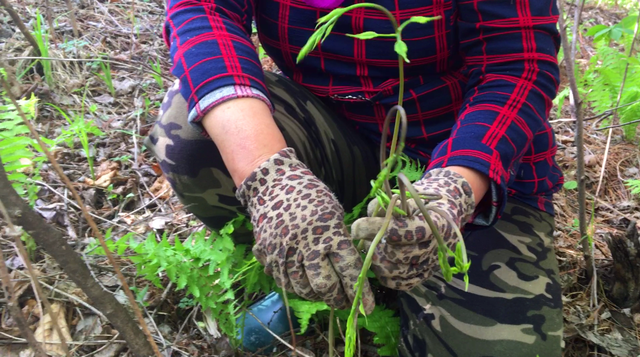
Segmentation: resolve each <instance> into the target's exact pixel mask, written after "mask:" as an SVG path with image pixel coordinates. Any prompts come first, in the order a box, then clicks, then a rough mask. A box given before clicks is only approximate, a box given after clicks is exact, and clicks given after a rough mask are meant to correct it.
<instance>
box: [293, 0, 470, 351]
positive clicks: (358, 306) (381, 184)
mask: <svg viewBox="0 0 640 357" xmlns="http://www.w3.org/2000/svg"><path fill="white" fill-rule="evenodd" d="M363 7H366V8H372V9H377V10H379V11H381V12H382V13H384V14H385V15H386V16H387V17H388V18H389V20H390V21H391V24H392V26H393V30H394V32H393V33H388V34H380V33H377V32H374V31H366V32H363V33H360V34H348V35H347V36H349V37H354V38H356V39H359V40H369V39H374V38H377V37H391V38H395V43H394V51H395V52H396V54H397V55H398V71H399V91H398V92H399V93H398V104H397V106H396V107H394V109H392V110H395V111H396V117H395V118H396V120H395V126H394V131H393V137H392V142H391V148H390V153H391V154H390V156H389V158H386V159H385V158H384V157H383V152H384V150H385V149H386V140H385V139H386V136H385V135H386V128H387V126H386V125H387V123H386V122H385V129H383V130H382V132H383V144H382V145H381V149H380V150H381V161H382V162H383V164H384V165H383V168H382V169H381V171H380V173H379V174H378V176H377V178H376V180H375V181H374V182H373V183H372V189H371V192H370V194H369V196H370V197H376V198H377V199H378V201H379V202H380V204H381V206H382V207H393V209H388V210H387V214H386V217H385V221H384V223H383V227H382V228H381V230H380V231H379V232H378V234H377V235H376V237H375V238H374V240H373V242H372V243H371V247H370V248H369V251H368V252H367V255H366V257H365V260H364V265H363V268H362V271H361V273H360V275H359V277H358V282H357V284H356V294H355V298H354V301H353V305H352V307H351V312H350V314H349V318H348V320H347V332H346V348H345V355H346V356H347V357H351V356H353V354H354V350H355V338H356V332H355V331H356V328H357V315H358V311H359V312H360V313H362V314H363V315H366V314H365V312H364V307H363V305H362V289H363V286H364V281H365V279H367V272H368V270H369V268H370V266H371V261H372V258H373V253H374V251H375V247H376V245H377V244H378V243H379V242H380V240H381V239H382V237H383V236H384V233H385V232H386V230H387V228H388V225H389V223H390V220H391V218H392V213H393V212H397V213H400V214H406V213H405V212H404V211H402V210H401V209H399V208H397V207H396V205H395V203H396V201H397V199H398V197H400V198H401V199H402V200H403V201H404V197H405V196H409V197H413V198H414V199H415V202H416V203H417V204H418V206H419V207H420V210H421V212H422V214H423V215H424V217H425V219H426V221H427V223H428V224H429V226H430V228H431V230H432V232H433V234H434V236H435V238H436V239H437V241H438V262H439V264H440V267H441V269H442V273H443V275H444V278H445V279H446V281H451V279H452V278H453V275H454V274H458V273H462V274H464V282H465V288H467V287H468V284H469V276H468V270H469V267H470V265H471V262H470V261H468V259H467V254H466V249H465V246H464V240H463V238H462V234H461V233H460V231H459V230H457V231H456V234H457V236H458V243H457V244H456V250H455V252H454V251H451V250H450V249H449V248H448V247H447V246H446V245H445V244H444V241H443V239H442V237H441V236H440V234H439V232H438V231H437V229H436V227H435V225H434V224H433V221H432V220H431V218H430V216H429V214H428V211H429V210H431V211H436V212H437V210H435V209H431V208H430V209H427V208H426V207H424V205H423V204H422V198H421V197H419V196H418V195H417V193H416V192H415V190H414V189H413V187H412V186H411V181H410V180H409V179H408V178H407V177H406V176H405V175H403V174H399V175H398V178H399V179H400V180H401V181H402V183H401V186H400V189H401V191H402V192H400V196H398V195H394V196H393V197H390V196H391V193H392V191H391V189H390V187H389V184H388V182H389V181H388V180H389V177H390V175H391V173H392V172H394V169H395V168H396V164H398V160H399V157H400V154H401V152H402V150H403V149H404V135H405V134H404V133H406V129H405V132H404V133H403V134H402V136H401V139H400V140H398V134H399V132H400V130H399V129H400V123H401V120H400V119H401V118H402V117H403V116H404V110H402V100H403V97H404V62H407V63H409V58H408V51H409V49H408V46H407V44H406V43H405V42H404V41H403V40H402V30H403V29H404V28H405V27H406V26H407V25H409V24H411V23H418V24H426V23H429V22H431V21H434V20H438V19H440V17H425V16H414V17H411V18H410V19H409V20H407V21H405V22H403V23H402V24H400V25H398V22H397V20H396V19H395V17H394V16H393V15H392V14H391V13H390V12H389V11H388V10H387V9H386V8H384V7H382V6H380V5H378V4H370V3H360V4H354V5H351V6H348V7H345V8H337V9H334V10H333V11H331V12H330V13H329V14H327V15H325V16H323V17H321V18H320V19H318V21H317V26H316V29H317V30H316V31H315V32H314V33H313V35H311V37H310V38H309V40H308V41H307V43H306V44H305V45H304V46H303V47H302V49H301V51H300V53H299V54H298V57H297V62H300V61H301V60H302V59H304V57H306V56H307V55H308V54H309V53H310V52H311V51H313V50H314V49H315V48H316V46H318V45H319V44H320V43H322V42H323V41H324V40H325V39H326V38H327V37H328V36H329V34H330V33H331V30H332V29H333V27H334V26H335V24H336V22H337V21H338V19H339V18H340V16H342V15H343V14H345V13H347V12H348V11H350V10H353V9H356V8H363ZM390 114H391V112H390ZM389 120H390V116H388V117H387V121H389ZM405 120H406V118H405ZM405 187H406V189H407V190H409V195H406V192H404V190H405ZM383 188H384V190H383ZM385 191H386V192H385ZM403 204H404V202H403ZM443 216H445V217H446V215H443ZM453 226H454V227H456V225H455V224H454V225H453ZM448 256H452V257H454V259H455V266H453V267H452V266H450V264H449V262H448V259H447V257H448Z"/></svg>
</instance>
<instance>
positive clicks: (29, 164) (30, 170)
mask: <svg viewBox="0 0 640 357" xmlns="http://www.w3.org/2000/svg"><path fill="white" fill-rule="evenodd" d="M18 161H20V164H21V165H25V166H24V167H21V168H19V169H18V170H16V171H18V172H21V173H23V174H31V173H33V161H31V160H29V159H27V158H26V157H21V158H20V159H19V160H18Z"/></svg>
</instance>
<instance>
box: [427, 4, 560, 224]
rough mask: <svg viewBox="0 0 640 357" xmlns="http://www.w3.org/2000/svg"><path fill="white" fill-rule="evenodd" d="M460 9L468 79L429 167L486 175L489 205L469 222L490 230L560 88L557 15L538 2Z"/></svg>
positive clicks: (544, 126) (554, 9)
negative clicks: (456, 168)
mask: <svg viewBox="0 0 640 357" xmlns="http://www.w3.org/2000/svg"><path fill="white" fill-rule="evenodd" d="M458 6H459V20H458V21H459V22H458V28H459V36H460V43H459V46H460V50H461V52H462V54H463V57H464V68H463V73H464V74H465V75H466V76H467V77H468V78H469V81H468V83H467V87H466V88H465V96H464V102H463V104H462V107H461V109H460V112H459V114H458V121H457V122H456V124H455V126H454V127H453V128H452V131H451V135H450V137H449V139H447V140H445V141H444V142H442V143H440V144H439V145H438V146H437V147H436V148H435V150H434V152H433V156H432V162H431V163H430V165H429V168H430V169H431V168H437V167H446V166H465V167H469V168H472V169H476V170H478V171H480V172H482V173H484V174H486V175H488V177H489V178H490V180H491V189H490V193H488V196H490V197H486V199H487V200H488V198H490V199H491V204H490V207H488V209H486V210H484V209H483V212H482V213H479V215H478V216H477V217H476V218H475V221H474V223H475V224H479V225H491V224H493V223H495V221H496V220H497V219H498V218H499V215H500V214H501V212H502V211H503V209H504V206H505V203H506V198H507V189H508V186H509V185H510V184H511V183H512V182H513V180H514V179H515V176H516V173H517V172H518V170H519V166H520V164H521V159H522V157H523V155H524V154H525V152H526V151H527V150H529V149H530V148H531V146H532V145H531V143H532V141H533V138H534V136H535V135H536V134H537V133H539V132H542V131H543V130H547V129H548V122H547V118H548V113H549V111H550V109H551V106H552V100H553V98H554V97H555V95H556V92H557V89H558V83H559V68H558V63H557V57H556V55H557V51H558V49H559V36H558V32H557V29H556V22H557V20H558V10H557V7H556V5H555V1H540V0H463V1H460V3H459V5H458ZM529 154H531V153H530V152H529V153H528V154H527V155H529ZM535 154H538V153H534V155H535ZM540 174H542V175H544V174H545V173H535V172H534V173H533V175H534V176H535V175H540ZM483 207H484V206H483Z"/></svg>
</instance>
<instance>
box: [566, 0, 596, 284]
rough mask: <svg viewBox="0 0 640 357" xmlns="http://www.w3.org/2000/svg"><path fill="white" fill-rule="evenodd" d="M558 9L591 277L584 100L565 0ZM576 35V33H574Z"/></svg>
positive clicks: (580, 211) (584, 250)
mask: <svg viewBox="0 0 640 357" xmlns="http://www.w3.org/2000/svg"><path fill="white" fill-rule="evenodd" d="M558 9H559V11H560V16H559V17H558V22H559V27H560V33H561V38H562V48H563V50H564V55H565V58H566V59H567V61H566V63H565V68H566V72H567V77H569V87H570V89H571V96H572V98H573V103H572V105H571V114H572V117H575V118H576V129H577V130H576V142H575V144H576V149H577V156H578V160H577V161H578V168H577V177H576V179H577V182H578V222H579V227H580V237H581V238H582V253H583V254H584V259H585V263H586V270H587V276H588V277H589V278H591V277H592V276H593V273H594V272H593V267H592V264H591V261H592V259H593V258H592V254H591V246H590V245H589V240H588V239H584V238H585V237H587V234H588V233H587V221H586V211H587V210H586V198H585V197H586V194H585V193H586V187H585V186H586V185H585V174H584V122H583V118H584V117H583V113H582V100H581V99H580V93H579V92H578V82H577V81H576V76H575V70H574V66H575V57H572V54H571V48H570V47H569V40H568V39H567V28H566V26H565V23H564V17H563V16H564V15H563V12H564V10H563V9H564V0H558ZM574 36H576V34H574Z"/></svg>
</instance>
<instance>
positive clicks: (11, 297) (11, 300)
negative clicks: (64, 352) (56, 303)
mask: <svg viewBox="0 0 640 357" xmlns="http://www.w3.org/2000/svg"><path fill="white" fill-rule="evenodd" d="M0 167H2V165H0ZM3 171H4V169H3ZM0 278H2V287H3V289H4V296H6V297H7V306H8V307H9V311H11V316H12V317H13V319H14V320H15V321H16V324H17V325H18V328H19V329H20V332H21V333H22V335H23V336H24V337H25V338H26V340H27V341H28V342H29V346H31V348H32V349H33V351H34V352H35V354H36V356H37V357H47V354H46V353H45V352H44V350H43V349H42V346H41V345H40V344H39V343H38V341H37V340H36V337H35V336H34V335H33V331H31V329H30V328H29V324H27V320H25V318H24V315H22V310H20V307H19V306H18V302H17V296H15V290H14V289H13V283H11V277H10V276H9V270H8V269H7V265H6V264H5V263H4V257H3V256H0Z"/></svg>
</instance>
